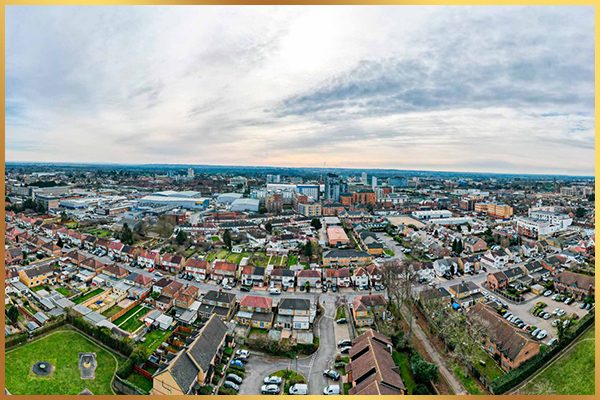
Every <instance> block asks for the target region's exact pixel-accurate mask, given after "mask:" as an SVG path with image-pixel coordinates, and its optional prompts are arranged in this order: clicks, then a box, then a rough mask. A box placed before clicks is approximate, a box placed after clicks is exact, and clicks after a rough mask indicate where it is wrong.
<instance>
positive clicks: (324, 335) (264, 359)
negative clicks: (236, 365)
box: [240, 300, 337, 394]
mask: <svg viewBox="0 0 600 400" xmlns="http://www.w3.org/2000/svg"><path fill="white" fill-rule="evenodd" d="M321 304H322V305H323V307H324V309H325V312H324V313H323V315H322V316H321V317H320V318H319V320H318V322H317V330H318V335H319V343H320V344H319V349H318V350H317V351H316V352H314V353H313V354H312V355H310V356H304V357H301V358H298V360H292V359H288V358H280V357H275V356H271V355H266V354H259V353H255V352H252V355H251V356H250V361H249V362H248V364H247V365H246V378H245V379H244V382H243V383H242V386H241V387H240V394H260V387H261V385H262V381H263V379H264V378H265V377H266V376H268V375H270V374H272V373H274V372H277V371H280V370H282V369H288V368H289V369H292V370H295V371H297V372H299V373H300V374H302V375H303V376H305V377H306V378H307V379H308V390H309V393H310V394H321V392H322V390H323V388H324V387H325V386H327V385H329V384H330V382H329V381H328V380H327V379H326V378H325V377H324V376H323V371H324V370H325V369H327V368H329V367H330V366H331V364H332V363H333V359H334V356H335V353H336V351H337V348H336V344H335V343H336V342H335V340H336V339H335V334H334V321H333V320H334V318H335V304H334V301H332V300H329V301H328V300H325V301H324V302H323V301H321Z"/></svg>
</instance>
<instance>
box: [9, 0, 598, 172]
mask: <svg viewBox="0 0 600 400" xmlns="http://www.w3.org/2000/svg"><path fill="white" fill-rule="evenodd" d="M593 35H594V11H593V9H592V8H585V7H573V8H570V7H556V8H554V7H526V8H524V7H476V8H468V7H421V6H410V7H409V6H397V7H392V6H385V7H375V6H348V7H328V6H317V7H304V6H303V7H299V6H293V7H267V6H252V7H249V6H245V7H231V6H230V7H221V6H190V7H137V8H136V7H80V8H77V7H7V11H6V88H7V90H6V158H7V160H9V161H69V162H116V163H194V164H227V165H274V166H324V165H325V166H328V167H369V168H379V167H381V168H399V169H427V170H445V171H484V172H485V171H489V172H525V173H562V174H590V175H592V174H593V172H594V36H593Z"/></svg>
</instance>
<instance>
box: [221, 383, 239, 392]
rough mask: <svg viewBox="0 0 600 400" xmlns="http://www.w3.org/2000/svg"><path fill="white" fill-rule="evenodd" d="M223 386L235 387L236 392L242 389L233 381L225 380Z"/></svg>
mask: <svg viewBox="0 0 600 400" xmlns="http://www.w3.org/2000/svg"><path fill="white" fill-rule="evenodd" d="M223 387H224V388H227V389H233V390H235V391H236V392H239V391H240V387H239V386H238V385H237V384H235V383H233V382H231V381H225V382H223Z"/></svg>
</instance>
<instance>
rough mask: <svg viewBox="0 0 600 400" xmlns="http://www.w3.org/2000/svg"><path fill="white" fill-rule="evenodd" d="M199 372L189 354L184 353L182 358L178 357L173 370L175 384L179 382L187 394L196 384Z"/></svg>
mask: <svg viewBox="0 0 600 400" xmlns="http://www.w3.org/2000/svg"><path fill="white" fill-rule="evenodd" d="M199 372H200V371H198V368H197V367H196V365H195V364H194V362H193V361H192V360H191V359H190V356H189V355H188V353H183V354H181V356H180V357H177V359H176V360H175V361H174V364H173V367H172V368H171V374H172V375H173V379H175V382H177V384H178V385H179V387H181V389H182V391H183V392H184V393H186V394H187V393H188V392H189V391H190V389H191V387H192V385H193V384H194V382H196V379H197V378H198V373H199Z"/></svg>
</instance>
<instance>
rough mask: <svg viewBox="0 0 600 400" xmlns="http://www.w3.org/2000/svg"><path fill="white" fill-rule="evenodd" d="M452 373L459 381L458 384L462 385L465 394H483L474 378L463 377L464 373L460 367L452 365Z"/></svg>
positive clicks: (469, 376)
mask: <svg viewBox="0 0 600 400" xmlns="http://www.w3.org/2000/svg"><path fill="white" fill-rule="evenodd" d="M452 371H453V372H454V375H455V376H456V377H457V378H458V380H460V382H461V383H462V384H463V386H464V387H465V389H466V390H467V392H469V394H485V392H484V391H483V390H482V389H481V387H480V386H479V385H478V383H477V380H476V379H475V378H473V377H472V376H471V375H467V376H465V371H464V369H463V368H462V367H460V366H459V365H456V364H454V365H453V368H452Z"/></svg>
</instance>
